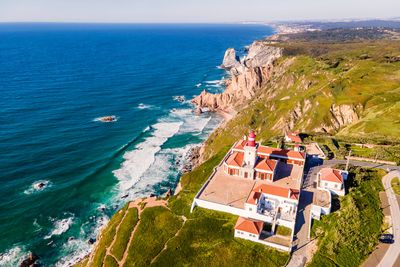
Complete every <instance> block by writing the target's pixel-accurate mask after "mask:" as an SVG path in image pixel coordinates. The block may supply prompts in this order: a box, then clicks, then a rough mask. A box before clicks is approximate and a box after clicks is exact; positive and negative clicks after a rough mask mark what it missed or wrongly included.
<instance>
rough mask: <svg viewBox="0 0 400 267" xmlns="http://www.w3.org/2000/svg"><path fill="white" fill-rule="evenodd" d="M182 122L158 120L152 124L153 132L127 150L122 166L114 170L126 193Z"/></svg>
mask: <svg viewBox="0 0 400 267" xmlns="http://www.w3.org/2000/svg"><path fill="white" fill-rule="evenodd" d="M181 125H182V122H158V123H156V124H154V125H152V126H151V128H152V129H154V130H153V132H152V133H151V135H150V136H149V137H147V138H146V139H145V140H144V141H143V142H142V143H139V144H138V145H136V147H135V149H134V150H132V151H127V152H125V154H124V156H123V158H124V160H125V161H124V162H123V163H122V166H121V168H119V169H117V170H115V171H113V173H114V175H115V176H116V177H117V178H118V179H119V180H120V185H119V186H120V190H121V191H122V192H124V193H126V192H127V191H128V190H129V189H130V188H132V187H133V186H134V185H135V184H136V183H137V182H138V181H139V179H140V178H141V176H142V175H143V174H144V172H145V171H146V170H147V169H148V168H149V167H150V166H151V164H152V163H153V162H154V160H155V155H156V153H157V152H159V151H160V150H161V146H162V145H163V144H164V143H165V142H166V141H167V140H168V139H169V138H170V137H172V136H174V135H175V134H176V133H177V132H178V131H179V128H180V127H181Z"/></svg>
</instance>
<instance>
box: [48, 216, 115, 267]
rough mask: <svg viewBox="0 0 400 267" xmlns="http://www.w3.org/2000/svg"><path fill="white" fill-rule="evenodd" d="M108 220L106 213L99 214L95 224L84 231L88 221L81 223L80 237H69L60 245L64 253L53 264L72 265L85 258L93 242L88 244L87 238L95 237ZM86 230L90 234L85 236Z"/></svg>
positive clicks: (59, 266) (58, 265)
mask: <svg viewBox="0 0 400 267" xmlns="http://www.w3.org/2000/svg"><path fill="white" fill-rule="evenodd" d="M108 221H109V218H108V217H107V216H106V215H103V216H100V217H98V218H97V220H96V224H95V225H94V226H92V227H90V229H87V230H86V231H85V229H84V227H85V226H86V225H87V224H89V222H87V223H85V224H83V225H82V226H81V230H80V236H81V238H80V239H70V240H68V242H66V243H64V244H63V245H62V251H63V254H64V255H66V256H64V257H62V258H61V259H60V260H59V261H58V262H57V263H56V265H55V266H57V267H64V266H68V267H69V266H73V265H74V264H75V263H77V262H79V261H81V260H82V259H83V258H85V257H86V256H87V255H88V254H89V253H90V252H91V250H92V248H93V246H94V244H89V243H88V239H89V238H90V237H96V236H97V235H98V233H99V232H100V229H102V228H103V227H104V226H105V225H106V224H107V223H108ZM86 232H89V234H90V236H87V234H86Z"/></svg>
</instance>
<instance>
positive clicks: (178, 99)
mask: <svg viewBox="0 0 400 267" xmlns="http://www.w3.org/2000/svg"><path fill="white" fill-rule="evenodd" d="M172 99H174V100H175V101H178V102H181V103H184V102H186V98H185V96H184V95H176V96H173V97H172Z"/></svg>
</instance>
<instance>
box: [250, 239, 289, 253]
mask: <svg viewBox="0 0 400 267" xmlns="http://www.w3.org/2000/svg"><path fill="white" fill-rule="evenodd" d="M251 241H253V242H257V243H260V244H263V245H266V246H270V247H273V248H276V249H279V250H283V251H286V252H290V251H292V247H291V246H290V247H287V246H284V245H280V244H276V243H272V242H267V241H263V240H251Z"/></svg>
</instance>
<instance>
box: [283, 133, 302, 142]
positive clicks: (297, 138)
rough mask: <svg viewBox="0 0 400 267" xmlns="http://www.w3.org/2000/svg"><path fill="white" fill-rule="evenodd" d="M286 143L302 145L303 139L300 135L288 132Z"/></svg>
mask: <svg viewBox="0 0 400 267" xmlns="http://www.w3.org/2000/svg"><path fill="white" fill-rule="evenodd" d="M285 141H286V142H291V143H297V144H299V143H301V142H302V140H301V137H300V135H299V133H297V132H286V133H285Z"/></svg>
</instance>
